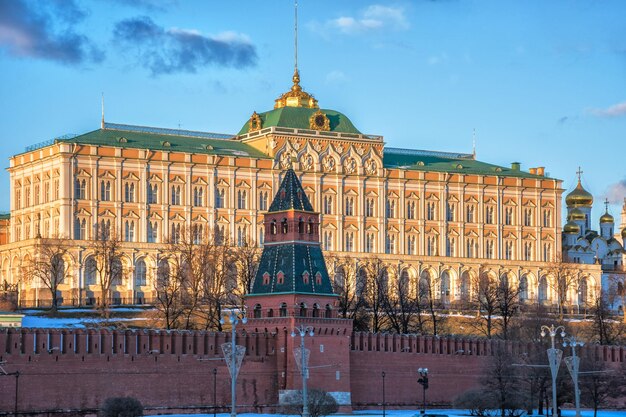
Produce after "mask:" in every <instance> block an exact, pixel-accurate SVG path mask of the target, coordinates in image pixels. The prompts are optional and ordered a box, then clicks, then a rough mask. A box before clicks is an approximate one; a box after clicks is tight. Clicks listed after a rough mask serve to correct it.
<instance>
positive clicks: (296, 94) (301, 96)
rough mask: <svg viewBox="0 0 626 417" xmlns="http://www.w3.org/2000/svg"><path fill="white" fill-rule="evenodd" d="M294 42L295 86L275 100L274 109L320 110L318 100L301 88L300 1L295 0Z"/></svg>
mask: <svg viewBox="0 0 626 417" xmlns="http://www.w3.org/2000/svg"><path fill="white" fill-rule="evenodd" d="M293 33H294V36H293V42H294V51H293V57H294V68H293V77H291V81H292V82H293V85H292V86H291V90H290V91H287V92H286V93H284V94H282V95H281V96H280V97H279V98H277V99H276V100H274V108H275V109H279V108H281V107H306V108H309V109H317V108H319V106H318V104H317V100H316V99H315V97H313V95H312V94H309V93H307V92H306V91H304V90H302V87H300V71H299V70H298V0H294V25H293Z"/></svg>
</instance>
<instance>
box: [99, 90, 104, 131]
mask: <svg viewBox="0 0 626 417" xmlns="http://www.w3.org/2000/svg"><path fill="white" fill-rule="evenodd" d="M100 129H104V93H102V121H100Z"/></svg>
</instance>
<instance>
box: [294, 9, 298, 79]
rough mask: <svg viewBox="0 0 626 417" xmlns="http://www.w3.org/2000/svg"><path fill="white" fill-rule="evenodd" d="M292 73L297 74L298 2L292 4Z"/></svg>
mask: <svg viewBox="0 0 626 417" xmlns="http://www.w3.org/2000/svg"><path fill="white" fill-rule="evenodd" d="M294 72H296V73H297V72H298V0H295V3H294Z"/></svg>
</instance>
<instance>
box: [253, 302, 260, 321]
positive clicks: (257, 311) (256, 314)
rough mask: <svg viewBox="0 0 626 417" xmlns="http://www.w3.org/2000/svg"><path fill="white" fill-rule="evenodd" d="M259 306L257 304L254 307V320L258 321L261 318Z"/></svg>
mask: <svg viewBox="0 0 626 417" xmlns="http://www.w3.org/2000/svg"><path fill="white" fill-rule="evenodd" d="M261 314H262V312H261V304H257V305H255V306H254V318H255V319H260V318H261Z"/></svg>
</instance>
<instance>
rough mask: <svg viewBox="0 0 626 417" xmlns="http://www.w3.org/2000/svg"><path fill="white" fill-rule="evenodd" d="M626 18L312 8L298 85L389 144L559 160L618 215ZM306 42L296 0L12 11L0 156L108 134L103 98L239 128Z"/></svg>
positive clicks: (6, 19) (323, 1) (567, 4)
mask: <svg viewBox="0 0 626 417" xmlns="http://www.w3.org/2000/svg"><path fill="white" fill-rule="evenodd" d="M624 16H626V2H623V1H570V0H568V1H565V0H563V1H559V0H554V1H539V0H538V1H515V2H514V1H471V0H440V1H435V0H430V1H429V0H416V1H390V2H387V1H378V2H377V1H372V2H370V1H363V0H361V1H337V0H300V1H299V29H300V30H299V68H300V73H301V79H302V82H301V84H302V85H303V86H304V88H305V89H306V90H307V91H309V92H311V93H313V94H314V95H315V96H316V98H317V99H318V100H319V103H320V106H321V107H322V108H330V109H335V110H338V111H341V112H343V113H345V114H346V115H347V116H348V117H350V118H351V120H352V121H353V123H354V124H355V125H356V126H357V128H359V129H360V130H361V131H363V132H365V133H371V134H379V135H383V136H384V137H385V141H386V143H387V145H388V146H393V147H408V148H418V149H432V150H444V151H447V150H449V151H458V152H471V149H472V131H473V130H474V129H476V142H477V153H478V158H479V159H481V160H484V161H487V162H491V163H496V164H502V165H508V164H510V163H511V162H513V161H519V162H521V163H522V168H523V169H528V168H529V167H534V166H545V167H546V170H547V172H549V173H550V175H552V176H554V177H557V178H560V179H562V180H563V187H564V188H565V189H566V190H569V189H572V188H573V187H574V186H575V184H576V174H575V172H576V170H577V168H578V166H579V165H580V166H582V168H583V171H584V174H583V184H584V185H585V187H586V188H587V189H588V190H589V191H590V192H592V193H593V194H594V196H595V199H596V204H594V207H595V210H594V219H595V220H597V219H598V217H599V215H600V214H601V213H602V212H603V210H604V206H603V204H601V201H602V200H604V198H605V197H608V198H609V199H610V200H611V201H612V202H613V203H614V204H612V205H611V206H610V211H611V213H612V214H613V215H614V216H615V217H616V218H618V217H619V214H620V211H621V201H623V198H624V196H625V194H626V161H625V158H624V150H623V149H624V143H625V140H626V25H625V24H624V23H623V22H624ZM293 43H294V42H293V2H292V1H291V0H273V1H243V0H240V1H239V0H230V1H227V2H225V1H222V2H218V1H184V0H178V1H176V0H169V1H168V0H162V1H157V0H132V1H131V0H109V1H105V0H84V1H70V0H49V1H47V2H42V1H37V0H32V1H28V0H0V76H1V79H2V82H1V83H0V125H1V126H2V129H1V130H0V135H1V139H2V147H0V158H1V159H2V160H4V161H5V166H8V157H9V156H11V155H13V154H16V153H20V152H23V150H24V147H25V146H27V145H30V144H34V143H37V142H40V141H44V140H47V139H51V138H53V137H55V136H59V135H62V134H65V133H84V132H87V131H90V130H93V129H97V128H98V127H99V121H100V96H101V93H102V92H104V95H105V102H106V119H107V121H110V122H116V123H128V124H138V125H148V126H158V127H170V128H176V127H178V126H179V124H180V127H181V128H182V129H191V130H203V131H212V132H220V133H235V132H237V131H238V130H239V128H240V127H241V126H242V125H243V123H244V122H246V120H247V119H248V118H249V116H250V114H252V112H253V111H258V112H259V111H266V110H269V109H271V108H272V106H273V100H274V99H275V98H276V97H277V96H278V95H279V94H281V93H282V92H284V91H286V90H287V89H288V88H289V87H290V84H291V75H292V73H293V55H294V54H293ZM8 189H9V184H8V174H7V173H6V172H4V173H2V174H0V193H2V194H4V195H7V193H8ZM8 207H9V202H8V199H5V200H4V201H2V202H1V203H0V210H8ZM618 221H619V220H618ZM594 222H595V221H594Z"/></svg>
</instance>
